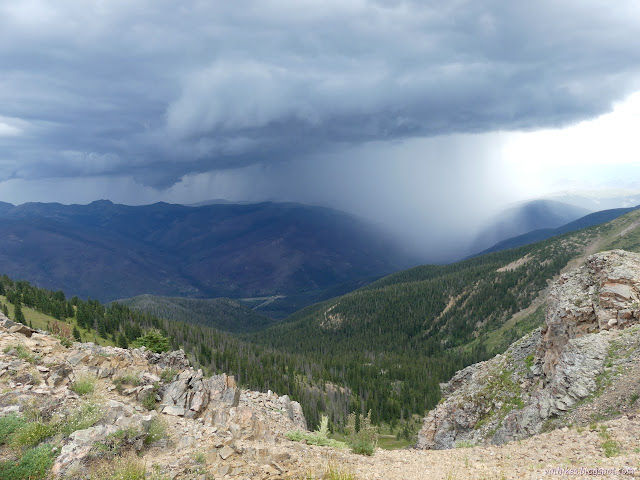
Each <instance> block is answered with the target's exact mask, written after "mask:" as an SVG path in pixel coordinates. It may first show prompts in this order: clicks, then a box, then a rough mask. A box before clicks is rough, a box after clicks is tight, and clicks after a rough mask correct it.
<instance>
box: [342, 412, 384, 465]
mask: <svg viewBox="0 0 640 480" xmlns="http://www.w3.org/2000/svg"><path fill="white" fill-rule="evenodd" d="M346 430H347V435H348V436H349V446H350V447H351V450H352V451H353V452H354V453H359V454H362V455H373V454H374V452H375V451H376V447H377V445H378V431H377V428H376V427H375V426H374V425H372V424H371V410H369V413H367V416H366V417H361V418H360V429H359V430H358V431H356V415H355V413H350V414H349V417H348V418H347V426H346Z"/></svg>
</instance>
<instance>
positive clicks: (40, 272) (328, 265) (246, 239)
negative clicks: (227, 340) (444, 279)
mask: <svg viewBox="0 0 640 480" xmlns="http://www.w3.org/2000/svg"><path fill="white" fill-rule="evenodd" d="M411 261H412V260H411V259H409V258H408V257H407V256H406V255H404V254H403V253H402V252H401V251H399V250H398V249H397V248H396V247H395V246H394V244H393V243H392V242H390V241H388V240H387V239H386V237H385V236H384V235H383V234H381V233H380V232H379V231H377V230H376V229H375V228H373V227H372V226H370V225H368V224H366V223H365V222H363V221H361V220H359V219H357V218H355V217H353V216H350V215H347V214H345V213H342V212H338V211H335V210H331V209H327V208H320V207H310V206H304V205H297V204H277V203H261V204H253V205H233V204H228V205H225V204H218V205H207V206H201V207H186V206H182V205H170V204H165V203H157V204H154V205H146V206H139V207H132V206H125V205H114V204H112V203H111V202H108V201H98V202H94V203H92V204H90V205H60V204H37V203H30V204H24V205H20V206H17V207H11V208H9V207H7V208H3V209H0V262H1V263H2V265H3V271H4V273H6V274H8V275H11V276H14V277H17V278H23V279H26V280H29V281H31V282H34V283H36V284H38V285H39V286H42V287H46V288H51V289H53V288H55V289H59V288H61V289H63V290H64V291H65V292H67V293H70V294H75V295H79V296H81V297H84V298H86V297H92V298H98V299H100V300H102V301H110V300H114V299H117V298H128V297H132V296H136V295H140V294H145V293H150V294H157V295H168V296H189V297H200V298H202V297H208V298H211V297H222V296H227V297H233V298H240V297H255V296H265V295H276V294H280V295H290V294H300V293H302V292H313V291H322V290H324V289H326V288H329V287H332V286H334V285H337V284H340V283H344V282H351V281H355V280H358V279H362V278H368V277H372V276H379V275H381V274H385V273H389V272H392V271H395V270H397V269H399V268H402V267H406V266H407V265H409V264H410V262H411ZM314 300H315V297H314V296H313V295H312V294H311V295H308V296H307V297H306V301H308V302H312V301H314Z"/></svg>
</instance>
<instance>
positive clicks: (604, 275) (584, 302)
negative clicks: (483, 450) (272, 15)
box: [416, 250, 640, 449]
mask: <svg viewBox="0 0 640 480" xmlns="http://www.w3.org/2000/svg"><path fill="white" fill-rule="evenodd" d="M639 298H640V255H639V254H635V253H629V252H625V251H622V250H614V251H611V252H603V253H598V254H596V255H592V256H590V257H589V258H588V259H587V260H586V262H585V264H584V265H583V266H582V267H580V268H578V269H576V270H574V271H572V272H570V273H567V274H564V275H562V276H561V277H560V278H559V279H558V281H556V282H555V283H554V284H553V285H552V286H551V287H550V289H549V295H548V298H547V313H546V316H545V326H544V327H543V328H542V329H539V330H537V331H535V332H533V333H532V334H530V335H528V336H526V337H524V338H523V339H521V340H520V341H518V342H516V343H515V344H514V345H512V346H511V347H510V348H509V349H508V350H507V352H505V354H504V355H497V356H496V357H494V358H493V359H491V360H488V361H486V362H481V363H478V364H475V365H471V366H469V367H467V368H465V369H463V370H461V371H459V372H457V373H456V374H455V375H454V376H453V378H452V379H451V380H450V381H449V382H447V383H446V384H443V385H441V391H442V393H443V401H442V402H441V403H440V404H439V405H437V406H436V408H434V409H433V410H431V411H430V412H429V413H428V414H427V416H426V417H425V419H424V421H423V426H422V429H421V431H420V433H419V434H418V442H417V444H416V447H417V448H433V449H443V448H452V447H454V446H455V445H456V443H457V442H460V441H465V442H471V443H487V442H493V443H498V444H500V443H504V442H508V441H511V440H515V439H521V438H525V437H528V436H531V435H534V434H537V433H539V432H540V430H541V428H542V425H543V424H544V422H545V421H547V420H548V419H550V418H554V417H560V416H562V415H564V414H565V413H566V412H567V411H568V410H570V409H571V408H572V407H573V406H574V405H575V404H576V403H577V402H579V401H580V400H582V399H584V398H586V397H588V396H589V395H590V394H591V393H593V392H594V390H595V389H596V377H597V376H598V375H599V374H600V373H601V372H602V371H603V369H604V362H605V359H606V356H607V351H608V348H609V343H610V337H609V335H608V330H610V329H621V328H625V327H628V326H630V325H633V324H636V323H639V321H640V311H639V308H640V303H639V302H638V299H639ZM531 356H533V365H532V366H531V367H530V368H529V367H526V365H525V359H527V357H529V358H531ZM505 406H506V407H507V408H504V407H505ZM505 411H507V413H497V412H505Z"/></svg>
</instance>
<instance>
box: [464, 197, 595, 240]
mask: <svg viewBox="0 0 640 480" xmlns="http://www.w3.org/2000/svg"><path fill="white" fill-rule="evenodd" d="M588 213H590V210H587V209H586V208H581V207H576V206H575V205H570V204H567V203H562V202H557V201H554V200H534V201H531V202H526V203H524V204H522V205H518V206H516V207H512V208H510V209H508V210H505V211H504V212H502V213H500V214H499V215H497V216H496V217H495V218H494V219H493V220H492V221H491V222H490V223H489V225H487V226H486V227H485V228H484V229H483V230H482V231H481V232H480V233H479V234H478V235H477V236H476V238H475V240H474V242H473V245H472V248H471V251H473V252H480V251H483V250H485V249H486V248H488V247H490V246H491V245H495V244H496V243H498V242H500V241H502V240H505V239H509V238H512V237H515V236H518V235H522V234H525V233H528V232H531V231H533V230H540V229H553V228H557V227H560V226H562V225H565V224H567V223H569V222H571V221H573V220H576V219H578V218H580V217H583V216H585V215H587V214H588Z"/></svg>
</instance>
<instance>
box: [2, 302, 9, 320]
mask: <svg viewBox="0 0 640 480" xmlns="http://www.w3.org/2000/svg"><path fill="white" fill-rule="evenodd" d="M2 313H4V316H5V317H9V307H7V304H6V303H3V304H2Z"/></svg>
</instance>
